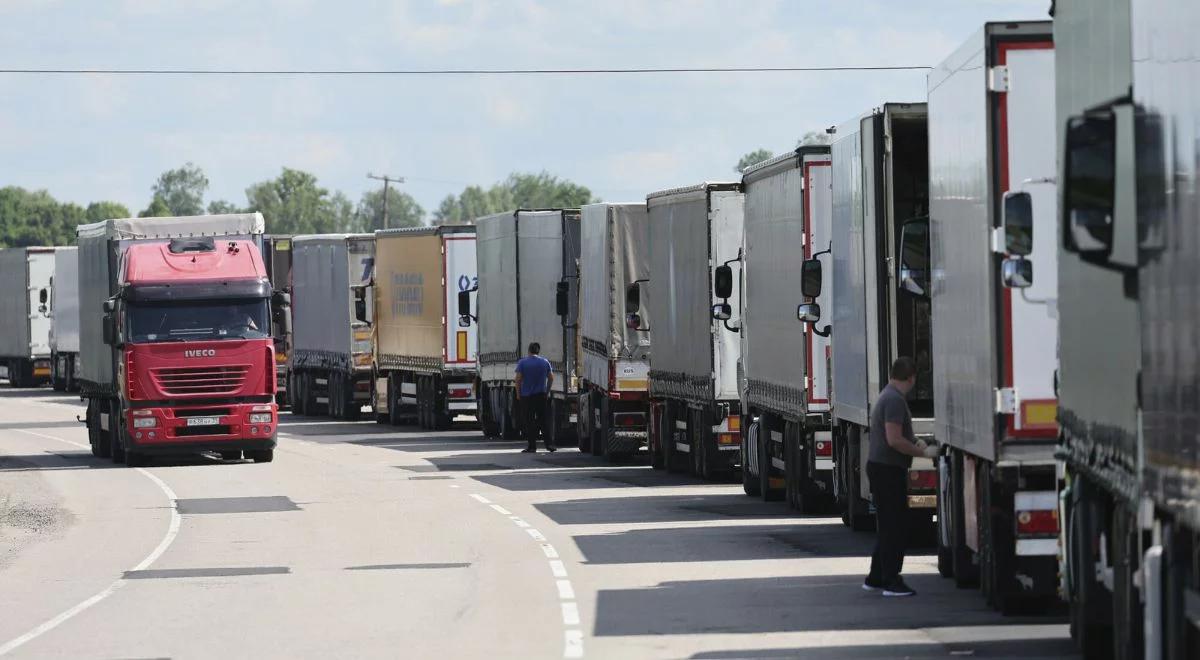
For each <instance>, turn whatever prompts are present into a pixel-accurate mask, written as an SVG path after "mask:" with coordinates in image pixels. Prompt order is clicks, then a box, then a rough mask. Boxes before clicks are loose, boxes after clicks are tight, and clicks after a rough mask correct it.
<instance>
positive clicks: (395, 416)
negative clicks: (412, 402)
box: [387, 374, 401, 426]
mask: <svg viewBox="0 0 1200 660" xmlns="http://www.w3.org/2000/svg"><path fill="white" fill-rule="evenodd" d="M399 387H400V384H399V379H398V378H396V376H395V374H388V375H387V409H388V413H387V422H388V424H390V425H392V426H399V425H400V419H401V417H400V391H399Z"/></svg>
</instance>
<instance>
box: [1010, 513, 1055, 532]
mask: <svg viewBox="0 0 1200 660" xmlns="http://www.w3.org/2000/svg"><path fill="white" fill-rule="evenodd" d="M1017 533H1018V534H1038V535H1053V534H1058V510H1057V509H1051V510H1049V511H1018V512H1017Z"/></svg>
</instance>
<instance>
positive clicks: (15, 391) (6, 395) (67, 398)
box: [0, 381, 84, 408]
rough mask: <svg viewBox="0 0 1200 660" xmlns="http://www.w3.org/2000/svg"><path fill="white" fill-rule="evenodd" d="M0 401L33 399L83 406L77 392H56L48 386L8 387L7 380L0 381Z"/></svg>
mask: <svg viewBox="0 0 1200 660" xmlns="http://www.w3.org/2000/svg"><path fill="white" fill-rule="evenodd" d="M0 383H3V384H0V401H2V400H4V399H34V400H36V401H46V402H50V403H64V404H68V405H73V406H79V407H80V408H83V407H84V404H83V401H81V400H80V399H79V395H78V394H71V393H68V392H57V391H55V390H52V389H50V388H48V387H47V388H40V389H24V388H12V387H8V382H7V381H0Z"/></svg>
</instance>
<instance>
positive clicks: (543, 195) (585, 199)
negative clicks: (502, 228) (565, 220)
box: [433, 172, 596, 225]
mask: <svg viewBox="0 0 1200 660" xmlns="http://www.w3.org/2000/svg"><path fill="white" fill-rule="evenodd" d="M594 201H596V199H595V197H593V195H592V191H591V190H589V189H588V188H586V187H584V186H581V185H579V184H577V183H573V182H571V181H567V180H564V179H559V178H558V177H556V176H553V175H551V174H549V173H547V172H540V173H538V174H521V173H513V174H510V175H509V176H508V178H507V179H505V180H504V181H502V182H500V183H497V184H495V185H493V186H492V187H491V188H488V189H486V190H485V189H484V188H482V187H481V186H467V187H466V188H464V189H463V191H462V193H460V194H459V195H458V196H457V197H455V196H453V195H450V196H448V197H446V198H445V199H443V200H442V202H441V203H440V204H439V205H438V208H437V210H436V211H434V214H433V224H435V225H445V224H470V223H473V222H475V220H476V219H478V218H481V217H483V216H485V215H490V214H493V213H502V212H504V211H512V210H514V209H518V208H576V207H579V206H583V205H584V204H590V203H592V202H594Z"/></svg>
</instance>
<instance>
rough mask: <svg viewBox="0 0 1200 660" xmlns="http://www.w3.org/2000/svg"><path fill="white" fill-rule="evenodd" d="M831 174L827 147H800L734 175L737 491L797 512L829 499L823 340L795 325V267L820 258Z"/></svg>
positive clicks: (828, 221)
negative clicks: (740, 206) (741, 233)
mask: <svg viewBox="0 0 1200 660" xmlns="http://www.w3.org/2000/svg"><path fill="white" fill-rule="evenodd" d="M831 170H832V162H831V161H830V156H829V147H827V146H805V147H800V148H798V149H796V150H795V151H794V152H792V153H789V154H785V155H783V156H779V157H778V158H774V159H771V160H768V161H766V162H763V163H760V164H758V165H754V166H751V167H749V168H747V169H746V170H745V171H744V172H743V173H742V185H743V186H744V187H745V191H746V224H745V237H744V239H743V243H744V247H743V250H742V258H741V268H742V287H743V290H742V309H741V323H740V325H739V328H738V330H739V333H740V336H741V350H742V359H741V365H742V381H743V382H742V388H741V391H742V414H743V422H742V458H741V461H742V486H743V488H744V489H745V491H746V493H747V494H748V495H761V496H762V497H763V498H764V499H767V500H778V499H786V500H787V501H788V503H789V504H790V505H791V506H793V507H795V508H797V509H801V510H804V511H818V510H820V509H821V508H823V507H824V506H826V505H827V504H828V499H829V498H830V497H832V495H833V439H832V436H833V433H832V431H831V428H832V427H831V418H830V410H829V384H830V382H829V381H830V379H829V371H828V370H829V350H830V340H829V337H828V336H821V334H820V333H818V332H817V331H815V330H814V329H813V328H812V327H810V326H808V325H805V324H802V323H800V322H798V320H797V318H796V309H797V306H798V305H799V304H800V303H801V302H803V299H802V298H801V295H800V292H801V288H802V286H801V284H802V283H801V277H800V268H799V266H800V263H801V262H802V261H803V260H805V259H810V258H812V256H813V255H814V254H818V253H820V252H823V251H826V250H828V249H829V244H830V231H831V230H832V215H833V204H832V198H831V196H830V194H831V190H830V179H831ZM720 268H723V269H730V268H731V267H730V266H721V267H720ZM732 276H733V275H732V272H730V273H728V274H726V275H725V276H724V278H725V279H732ZM829 299H830V291H829V290H828V288H826V290H825V291H822V292H821V294H820V296H819V297H818V298H817V299H816V302H817V303H818V304H820V305H821V306H822V307H823V308H824V309H830V304H829Z"/></svg>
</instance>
